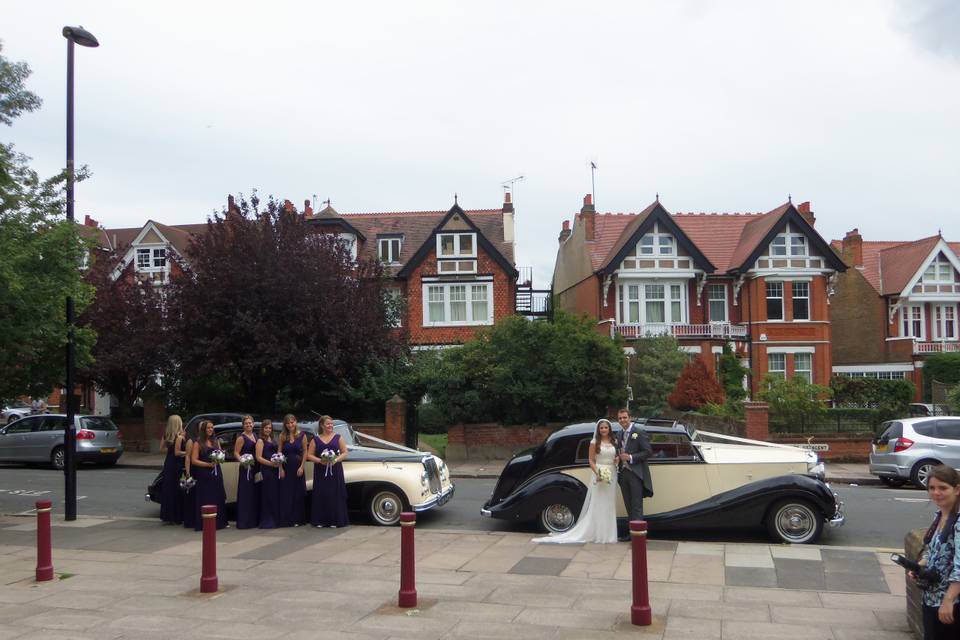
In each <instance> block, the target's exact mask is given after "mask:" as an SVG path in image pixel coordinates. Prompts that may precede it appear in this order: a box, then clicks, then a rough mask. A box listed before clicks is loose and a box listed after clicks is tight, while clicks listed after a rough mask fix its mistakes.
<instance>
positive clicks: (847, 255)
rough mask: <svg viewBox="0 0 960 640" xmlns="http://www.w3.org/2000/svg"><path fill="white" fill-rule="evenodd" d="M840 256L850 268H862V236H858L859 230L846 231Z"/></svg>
mask: <svg viewBox="0 0 960 640" xmlns="http://www.w3.org/2000/svg"><path fill="white" fill-rule="evenodd" d="M840 256H841V257H842V258H843V261H844V262H845V263H847V264H848V265H849V266H851V267H862V266H863V236H862V235H860V230H859V229H853V230H851V231H847V235H846V236H845V237H844V238H843V246H842V248H841V249H840Z"/></svg>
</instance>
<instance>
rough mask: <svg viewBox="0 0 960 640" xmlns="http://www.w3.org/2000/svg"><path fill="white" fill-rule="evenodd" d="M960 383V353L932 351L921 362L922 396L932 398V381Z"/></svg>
mask: <svg viewBox="0 0 960 640" xmlns="http://www.w3.org/2000/svg"><path fill="white" fill-rule="evenodd" d="M934 380H936V381H937V382H942V383H944V384H958V383H960V353H933V354H930V355H929V356H927V358H926V360H924V362H923V396H924V397H925V398H927V399H930V398H932V391H931V388H932V385H933V381H934Z"/></svg>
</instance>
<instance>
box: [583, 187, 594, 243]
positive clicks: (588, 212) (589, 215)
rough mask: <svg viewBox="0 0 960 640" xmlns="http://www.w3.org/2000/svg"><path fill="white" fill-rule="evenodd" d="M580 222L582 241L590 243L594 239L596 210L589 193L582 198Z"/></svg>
mask: <svg viewBox="0 0 960 640" xmlns="http://www.w3.org/2000/svg"><path fill="white" fill-rule="evenodd" d="M580 220H581V221H582V222H583V239H584V240H586V241H587V242H592V241H593V240H595V239H596V231H597V210H596V209H595V208H594V206H593V196H592V195H591V194H589V193H588V194H587V195H586V196H585V197H584V198H583V208H582V209H580Z"/></svg>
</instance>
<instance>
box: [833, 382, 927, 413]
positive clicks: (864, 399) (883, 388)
mask: <svg viewBox="0 0 960 640" xmlns="http://www.w3.org/2000/svg"><path fill="white" fill-rule="evenodd" d="M830 389H831V390H832V392H833V400H834V405H835V406H837V407H842V408H862V409H872V410H873V411H874V412H875V413H874V414H873V415H874V416H875V419H876V420H877V421H878V423H879V422H883V421H884V420H891V419H893V418H902V417H903V416H905V415H907V412H908V410H909V406H910V403H911V402H913V396H914V386H913V383H912V382H910V381H909V380H878V379H877V378H846V377H842V376H834V377H832V378H831V379H830Z"/></svg>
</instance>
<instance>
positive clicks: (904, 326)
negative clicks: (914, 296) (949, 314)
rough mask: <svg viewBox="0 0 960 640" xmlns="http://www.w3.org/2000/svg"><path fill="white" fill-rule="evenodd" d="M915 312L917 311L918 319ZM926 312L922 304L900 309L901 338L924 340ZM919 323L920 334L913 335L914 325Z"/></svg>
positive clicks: (904, 306)
mask: <svg viewBox="0 0 960 640" xmlns="http://www.w3.org/2000/svg"><path fill="white" fill-rule="evenodd" d="M915 311H919V317H918V315H917V314H916V313H914V312H915ZM926 320H927V318H926V310H925V309H924V305H922V304H905V305H903V307H901V309H900V331H901V337H904V338H913V339H915V340H923V339H925V338H926V325H927V322H926ZM916 322H919V323H920V324H919V327H920V332H919V333H914V331H913V329H914V328H915V325H914V323H916Z"/></svg>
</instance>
